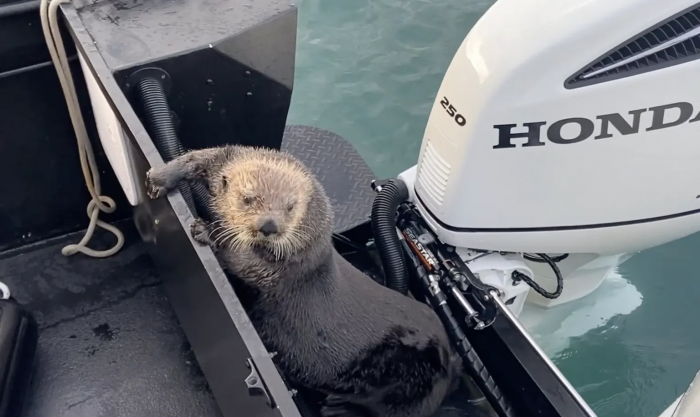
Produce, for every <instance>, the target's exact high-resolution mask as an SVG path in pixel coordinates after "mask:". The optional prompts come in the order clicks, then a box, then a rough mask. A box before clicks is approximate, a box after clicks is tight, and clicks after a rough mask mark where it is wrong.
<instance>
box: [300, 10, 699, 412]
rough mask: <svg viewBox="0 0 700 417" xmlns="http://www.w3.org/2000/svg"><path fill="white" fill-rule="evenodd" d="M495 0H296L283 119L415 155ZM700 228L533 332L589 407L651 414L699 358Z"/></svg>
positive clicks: (360, 145) (411, 159) (385, 164)
mask: <svg viewBox="0 0 700 417" xmlns="http://www.w3.org/2000/svg"><path fill="white" fill-rule="evenodd" d="M493 3H494V0H371V1H370V0H343V1H339V0H338V1H330V0H299V1H298V2H297V6H298V7H299V31H298V50H297V66H296V84H295V90H294V95H293V101H292V108H291V110H290V115H289V123H298V124H307V125H313V126H318V127H322V128H325V129H328V130H331V131H333V132H335V133H337V134H339V135H341V136H343V137H345V138H346V139H347V140H349V141H350V142H351V143H352V144H353V145H354V146H355V147H356V148H357V150H358V151H359V153H360V154H361V155H362V156H363V157H364V158H365V160H366V161H367V163H368V164H369V165H370V167H371V168H372V169H373V170H374V171H375V173H376V174H377V175H378V176H380V177H387V176H394V175H396V174H398V173H399V172H400V171H402V170H404V169H406V168H408V167H410V166H412V165H414V164H415V163H416V158H417V155H418V151H419V148H420V142H421V138H422V135H423V130H424V128H425V123H426V121H427V118H428V114H429V111H430V108H431V106H432V103H433V100H434V98H435V94H436V92H437V89H438V87H439V85H440V82H441V80H442V76H443V73H444V71H445V69H446V68H447V66H448V65H449V63H450V60H451V59H452V57H453V55H454V53H455V51H456V50H457V48H458V46H459V44H460V43H461V42H462V40H463V39H464V37H465V36H466V34H467V33H468V32H469V30H470V28H471V27H472V25H473V24H474V23H475V22H476V21H477V20H478V19H479V18H480V16H481V15H482V14H483V13H484V12H485V11H486V10H487V9H488V7H490V6H491V5H492V4H493ZM699 255H700V236H698V235H695V236H691V237H688V238H686V239H682V240H680V241H677V242H673V243H671V244H667V245H664V246H661V247H658V248H654V249H651V250H648V251H645V252H642V253H640V254H637V255H635V256H634V257H632V258H631V259H630V260H629V261H627V262H626V263H624V264H622V265H621V266H620V267H619V269H618V271H617V273H615V274H614V275H613V276H611V277H610V279H608V281H607V282H605V284H604V285H603V286H601V288H599V289H598V290H597V291H596V292H595V293H594V294H592V295H591V296H590V297H589V298H587V299H585V300H581V301H579V302H577V303H576V304H575V305H572V306H567V307H563V308H561V309H557V311H555V312H552V315H551V319H550V320H549V323H546V324H545V325H543V326H541V327H540V328H538V329H537V331H536V334H535V336H536V338H537V340H538V341H539V342H540V344H541V345H542V346H543V347H544V348H545V349H546V351H547V352H548V353H549V354H550V355H551V357H552V358H553V359H554V361H555V363H556V364H557V365H558V366H559V367H560V369H561V370H562V371H563V372H564V374H565V375H566V376H567V378H568V379H569V380H570V381H571V382H572V384H573V385H574V386H575V387H576V388H577V389H578V390H579V392H580V393H581V394H582V395H583V397H584V398H585V399H586V401H587V402H588V403H589V404H590V405H591V406H592V408H593V409H594V410H595V412H596V413H597V414H598V416H600V417H658V415H659V414H660V413H661V412H662V411H663V410H664V409H665V408H666V407H667V406H668V405H670V403H672V402H673V401H674V400H675V399H676V398H677V397H678V395H680V394H681V393H682V392H683V391H684V390H685V389H686V388H687V386H688V384H689V383H690V382H691V380H692V378H693V377H694V375H695V374H696V372H697V371H698V370H700V320H699V317H700V272H699V268H698V266H697V265H695V262H696V260H698V259H700V256H699Z"/></svg>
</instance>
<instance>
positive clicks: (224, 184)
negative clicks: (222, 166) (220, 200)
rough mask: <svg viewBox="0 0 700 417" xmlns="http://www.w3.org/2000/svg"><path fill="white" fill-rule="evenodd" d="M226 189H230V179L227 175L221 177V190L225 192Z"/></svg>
mask: <svg viewBox="0 0 700 417" xmlns="http://www.w3.org/2000/svg"><path fill="white" fill-rule="evenodd" d="M226 187H228V178H226V175H222V176H221V189H222V190H225V189H226Z"/></svg>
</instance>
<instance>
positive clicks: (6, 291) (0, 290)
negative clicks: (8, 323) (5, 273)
mask: <svg viewBox="0 0 700 417" xmlns="http://www.w3.org/2000/svg"><path fill="white" fill-rule="evenodd" d="M11 295H12V294H11V293H10V287H8V286H7V285H5V283H4V282H2V281H0V300H9V299H10V296H11Z"/></svg>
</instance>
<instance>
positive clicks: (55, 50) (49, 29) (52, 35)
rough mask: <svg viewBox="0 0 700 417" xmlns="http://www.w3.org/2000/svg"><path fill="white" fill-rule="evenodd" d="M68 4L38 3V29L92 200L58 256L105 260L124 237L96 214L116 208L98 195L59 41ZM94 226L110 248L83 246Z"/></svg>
mask: <svg viewBox="0 0 700 417" xmlns="http://www.w3.org/2000/svg"><path fill="white" fill-rule="evenodd" d="M69 1H70V0H42V1H41V6H40V13H41V26H42V28H43V30H44V37H45V38H46V45H47V46H48V48H49V53H50V54H51V60H52V61H53V63H54V67H55V68H56V73H57V74H58V79H59V81H60V82H61V88H62V89H63V95H64V96H65V99H66V104H67V106H68V112H69V113H70V118H71V122H72V124H73V130H74V131H75V136H76V139H77V141H78V152H79V155H80V167H81V169H82V171H83V176H84V177H85V184H86V185H87V188H88V191H89V192H90V195H91V196H92V200H91V201H90V203H89V204H88V206H87V214H88V217H89V218H90V224H89V225H88V228H87V231H86V232H85V236H84V237H83V239H82V240H81V241H80V242H79V243H78V244H71V245H67V246H65V247H64V248H63V249H62V250H61V253H62V254H63V255H65V256H70V255H74V254H76V253H78V252H81V253H83V254H85V255H87V256H91V257H94V258H105V257H108V256H112V255H114V254H115V253H117V252H119V250H120V249H121V248H122V246H124V235H123V234H122V232H121V231H120V230H119V229H117V228H116V227H114V226H112V225H110V224H108V223H105V222H103V221H101V220H99V219H98V217H99V215H100V211H103V212H105V213H112V212H114V210H115V209H116V208H117V205H116V203H115V202H114V200H112V199H111V198H110V197H107V196H103V195H100V192H101V186H100V172H99V170H98V167H97V163H96V162H95V154H94V153H93V150H92V145H91V144H90V139H89V138H88V134H87V131H86V129H85V122H84V119H83V115H82V113H81V111H80V104H79V103H78V94H77V93H76V91H75V85H74V84H73V76H72V74H71V70H70V67H69V64H68V57H67V54H66V50H65V47H64V46H63V38H62V37H61V32H60V30H59V25H58V7H59V6H60V4H61V3H67V2H69ZM96 227H101V228H103V229H105V230H107V231H109V232H111V233H113V234H114V236H116V237H117V243H116V244H115V245H114V246H113V247H112V248H110V249H107V250H104V251H96V250H94V249H90V248H88V247H87V246H86V245H87V244H88V242H89V241H90V239H92V236H93V233H94V232H95V228H96Z"/></svg>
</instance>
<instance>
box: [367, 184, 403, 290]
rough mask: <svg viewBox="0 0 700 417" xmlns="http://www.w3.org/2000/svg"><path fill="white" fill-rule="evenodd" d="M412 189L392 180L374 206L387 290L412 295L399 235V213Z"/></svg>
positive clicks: (374, 231) (377, 239)
mask: <svg viewBox="0 0 700 417" xmlns="http://www.w3.org/2000/svg"><path fill="white" fill-rule="evenodd" d="M408 197H409V195H408V187H406V184H405V183H404V182H403V181H401V180H399V179H392V180H391V181H389V182H388V183H387V184H386V185H382V187H381V189H380V190H379V192H378V193H377V196H376V197H375V198H374V203H373V204H372V234H373V235H374V242H375V244H376V245H377V251H378V252H379V257H380V258H381V260H382V266H383V267H384V275H385V277H386V286H387V287H389V288H391V289H392V290H395V291H398V292H400V293H401V294H404V295H405V294H408V269H407V268H406V260H405V259H404V255H403V250H402V248H401V243H400V241H399V237H398V235H397V234H396V221H395V220H394V219H395V217H396V210H397V209H398V208H399V205H401V203H403V202H405V201H406V200H408Z"/></svg>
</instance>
